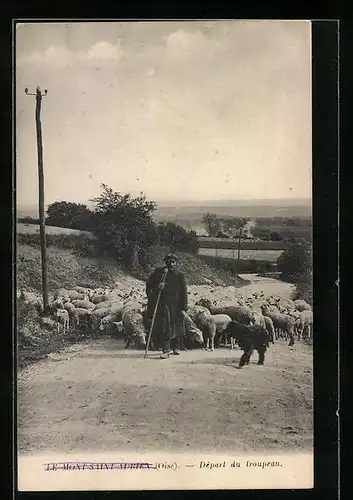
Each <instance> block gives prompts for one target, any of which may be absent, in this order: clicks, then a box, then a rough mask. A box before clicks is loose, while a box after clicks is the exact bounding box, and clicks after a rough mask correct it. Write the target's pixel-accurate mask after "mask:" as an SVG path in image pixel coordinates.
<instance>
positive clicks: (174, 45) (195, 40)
mask: <svg viewBox="0 0 353 500" xmlns="http://www.w3.org/2000/svg"><path fill="white" fill-rule="evenodd" d="M218 46H219V44H218V42H216V41H215V40H210V39H208V38H206V37H205V36H204V35H203V34H202V33H201V32H200V31H194V32H187V31H184V30H180V29H179V30H177V31H174V32H173V33H171V34H170V35H169V36H168V37H167V39H166V48H165V50H166V52H167V54H168V55H169V56H171V57H173V58H176V59H185V58H187V59H189V58H193V57H195V56H198V55H199V54H201V53H203V55H205V54H206V55H207V54H210V53H213V52H215V51H216V50H217V48H218Z"/></svg>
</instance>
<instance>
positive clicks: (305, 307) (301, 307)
mask: <svg viewBox="0 0 353 500" xmlns="http://www.w3.org/2000/svg"><path fill="white" fill-rule="evenodd" d="M294 306H295V308H296V310H297V311H299V312H302V311H311V305H310V304H308V303H307V302H305V300H300V299H298V300H295V301H294Z"/></svg>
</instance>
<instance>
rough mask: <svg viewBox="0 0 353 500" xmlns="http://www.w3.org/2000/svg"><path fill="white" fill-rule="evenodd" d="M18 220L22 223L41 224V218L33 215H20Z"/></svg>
mask: <svg viewBox="0 0 353 500" xmlns="http://www.w3.org/2000/svg"><path fill="white" fill-rule="evenodd" d="M17 220H18V222H21V223H22V224H39V222H40V221H39V219H35V218H33V217H19V218H18V219H17Z"/></svg>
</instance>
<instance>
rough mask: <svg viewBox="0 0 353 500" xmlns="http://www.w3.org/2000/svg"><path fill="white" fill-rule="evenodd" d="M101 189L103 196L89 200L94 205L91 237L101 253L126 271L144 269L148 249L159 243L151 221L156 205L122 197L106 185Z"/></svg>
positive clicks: (144, 200) (138, 199)
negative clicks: (137, 268) (95, 238)
mask: <svg viewBox="0 0 353 500" xmlns="http://www.w3.org/2000/svg"><path fill="white" fill-rule="evenodd" d="M102 189H103V193H102V194H101V195H100V196H99V197H98V198H95V199H93V200H92V201H93V202H94V203H95V204H96V208H95V211H94V228H93V233H94V234H95V235H96V236H97V239H98V244H99V247H100V250H101V252H102V253H103V254H104V255H107V256H109V257H113V258H115V259H116V261H117V262H120V263H121V264H122V265H123V266H125V267H126V268H128V269H134V268H136V267H138V266H139V265H143V263H144V262H145V261H146V260H147V259H148V253H149V249H150V248H151V247H152V246H153V245H154V244H156V243H157V242H158V232H157V228H156V225H155V223H154V221H153V219H152V213H153V212H154V210H155V209H156V205H155V203H154V202H150V201H147V200H146V198H145V196H144V195H142V194H141V196H139V197H137V198H132V197H131V196H130V195H129V194H127V195H121V194H120V193H116V192H114V191H113V190H112V189H111V188H109V187H108V186H106V185H105V184H102Z"/></svg>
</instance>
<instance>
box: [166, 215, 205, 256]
mask: <svg viewBox="0 0 353 500" xmlns="http://www.w3.org/2000/svg"><path fill="white" fill-rule="evenodd" d="M157 229H158V234H159V242H160V244H161V245H165V246H168V247H170V249H171V250H172V251H173V250H181V251H184V252H190V253H197V251H198V248H199V242H198V238H197V234H196V232H195V231H188V230H187V229H185V228H184V227H182V226H179V225H178V224H175V223H174V222H161V223H160V224H159V225H158V227H157Z"/></svg>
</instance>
